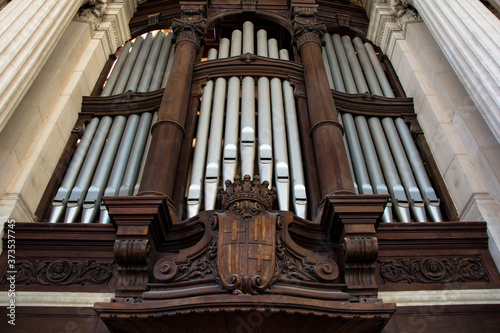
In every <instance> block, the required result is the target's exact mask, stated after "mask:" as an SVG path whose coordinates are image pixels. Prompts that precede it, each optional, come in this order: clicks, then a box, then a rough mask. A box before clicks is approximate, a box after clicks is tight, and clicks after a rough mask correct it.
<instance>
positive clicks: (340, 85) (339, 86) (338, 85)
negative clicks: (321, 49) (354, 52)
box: [323, 33, 346, 92]
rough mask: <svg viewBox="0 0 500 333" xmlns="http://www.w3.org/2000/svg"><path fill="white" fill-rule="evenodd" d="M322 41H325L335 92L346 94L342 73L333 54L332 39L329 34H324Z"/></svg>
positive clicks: (334, 53)
mask: <svg viewBox="0 0 500 333" xmlns="http://www.w3.org/2000/svg"><path fill="white" fill-rule="evenodd" d="M323 40H324V41H325V50H326V56H327V58H328V63H329V65H330V71H331V75H332V79H333V85H334V87H335V90H337V91H340V92H346V90H345V86H344V80H343V78H342V71H341V70H340V65H339V60H338V55H337V53H336V52H335V48H334V47H333V43H332V37H331V36H330V34H329V33H325V35H324V36H323Z"/></svg>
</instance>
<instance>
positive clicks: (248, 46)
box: [243, 21, 254, 54]
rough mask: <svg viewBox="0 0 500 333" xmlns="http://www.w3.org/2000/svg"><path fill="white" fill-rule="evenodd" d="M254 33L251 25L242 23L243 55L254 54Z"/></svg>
mask: <svg viewBox="0 0 500 333" xmlns="http://www.w3.org/2000/svg"><path fill="white" fill-rule="evenodd" d="M253 36H254V32H253V23H252V22H250V21H246V22H245V23H243V54H246V53H251V54H253V53H254V37H253Z"/></svg>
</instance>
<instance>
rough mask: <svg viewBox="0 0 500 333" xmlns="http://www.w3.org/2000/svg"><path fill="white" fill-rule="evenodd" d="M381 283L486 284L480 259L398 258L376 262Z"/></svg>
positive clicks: (487, 280) (487, 277)
mask: <svg viewBox="0 0 500 333" xmlns="http://www.w3.org/2000/svg"><path fill="white" fill-rule="evenodd" d="M379 268H380V276H381V277H382V283H387V282H401V281H406V282H407V283H414V282H418V283H449V282H478V281H482V282H489V281H490V277H489V275H488V272H487V271H486V268H485V267H484V265H483V262H482V261H481V258H460V257H456V258H432V257H428V258H411V259H410V258H399V259H394V260H379Z"/></svg>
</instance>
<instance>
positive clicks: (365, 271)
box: [321, 195, 388, 299]
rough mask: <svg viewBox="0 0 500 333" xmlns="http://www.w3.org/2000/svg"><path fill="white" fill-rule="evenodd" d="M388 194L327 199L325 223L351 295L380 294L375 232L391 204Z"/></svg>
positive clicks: (332, 196) (343, 196) (369, 295)
mask: <svg viewBox="0 0 500 333" xmlns="http://www.w3.org/2000/svg"><path fill="white" fill-rule="evenodd" d="M387 200H388V196H385V195H331V196H327V197H326V198H325V206H324V210H323V215H322V217H321V226H322V227H323V229H324V230H325V231H327V232H328V234H329V236H330V237H331V241H332V243H334V244H336V245H337V250H338V251H337V253H338V255H339V264H340V265H341V267H342V266H343V268H344V276H345V283H346V285H347V292H348V293H349V294H350V295H351V297H355V298H358V299H360V298H364V297H368V298H370V297H371V296H376V295H377V289H378V286H377V283H376V280H375V262H376V260H377V257H378V241H377V238H376V237H375V231H376V228H377V225H378V223H379V221H380V217H381V216H382V213H383V212H384V207H385V205H386V204H387Z"/></svg>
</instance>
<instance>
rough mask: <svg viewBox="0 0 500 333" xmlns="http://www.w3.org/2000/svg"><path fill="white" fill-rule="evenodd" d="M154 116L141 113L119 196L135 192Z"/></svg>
mask: <svg viewBox="0 0 500 333" xmlns="http://www.w3.org/2000/svg"><path fill="white" fill-rule="evenodd" d="M152 118H153V115H152V114H151V113H149V112H144V113H143V114H142V115H141V120H140V121H139V126H138V129H137V134H136V135H135V139H134V145H133V146H132V151H131V152H130V157H129V159H128V163H127V169H126V170H125V174H124V176H123V181H122V184H121V186H120V189H119V190H118V195H119V196H129V195H132V194H133V193H134V186H135V184H136V182H137V176H138V174H139V169H140V166H141V161H142V158H143V156H144V155H145V153H146V152H145V147H146V142H147V140H148V135H149V128H150V127H151V119H152Z"/></svg>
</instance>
